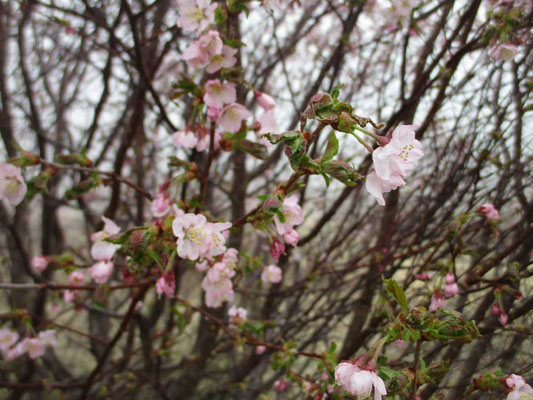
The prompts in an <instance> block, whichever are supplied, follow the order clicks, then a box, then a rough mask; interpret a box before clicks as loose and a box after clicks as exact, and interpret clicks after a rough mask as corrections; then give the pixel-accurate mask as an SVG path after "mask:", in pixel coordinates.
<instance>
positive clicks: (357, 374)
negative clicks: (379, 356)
mask: <svg viewBox="0 0 533 400" xmlns="http://www.w3.org/2000/svg"><path fill="white" fill-rule="evenodd" d="M335 380H336V382H337V383H338V384H339V385H340V386H342V388H343V389H344V390H346V391H347V392H348V393H350V394H352V395H354V396H358V398H359V397H360V398H364V399H367V398H369V397H370V396H371V395H372V391H374V399H375V400H381V399H382V396H383V395H386V394H387V390H386V388H385V383H384V382H383V379H381V378H380V376H379V375H378V374H377V373H376V371H375V370H373V369H361V368H359V366H358V365H356V364H355V363H351V362H341V363H340V364H339V365H337V367H336V368H335Z"/></svg>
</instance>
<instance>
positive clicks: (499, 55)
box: [490, 43, 518, 61]
mask: <svg viewBox="0 0 533 400" xmlns="http://www.w3.org/2000/svg"><path fill="white" fill-rule="evenodd" d="M517 51H518V48H517V47H516V46H515V45H514V44H512V43H500V44H498V45H496V46H495V47H494V48H493V49H492V51H491V52H490V57H491V58H492V59H493V60H496V61H511V60H513V59H514V57H515V55H516V52H517Z"/></svg>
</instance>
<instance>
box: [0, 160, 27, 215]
mask: <svg viewBox="0 0 533 400" xmlns="http://www.w3.org/2000/svg"><path fill="white" fill-rule="evenodd" d="M26 191H27V187H26V183H25V182H24V179H23V178H22V173H21V171H20V168H19V167H16V166H14V165H13V164H9V163H0V199H3V198H5V199H6V200H7V201H8V202H9V204H11V205H12V206H16V205H19V204H20V203H21V202H22V200H24V196H25V195H26Z"/></svg>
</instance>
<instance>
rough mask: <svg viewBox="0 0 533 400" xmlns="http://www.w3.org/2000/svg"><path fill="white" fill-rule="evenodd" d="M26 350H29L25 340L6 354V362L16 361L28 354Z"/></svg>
mask: <svg viewBox="0 0 533 400" xmlns="http://www.w3.org/2000/svg"><path fill="white" fill-rule="evenodd" d="M26 350H27V343H26V342H25V341H24V340H22V341H20V342H19V343H17V344H16V345H15V346H14V347H12V348H10V349H9V350H8V351H7V352H6V354H5V357H6V360H7V361H13V360H14V359H16V358H18V357H20V356H21V355H23V354H24V353H26Z"/></svg>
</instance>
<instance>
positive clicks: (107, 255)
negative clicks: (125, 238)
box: [89, 217, 120, 283]
mask: <svg viewBox="0 0 533 400" xmlns="http://www.w3.org/2000/svg"><path fill="white" fill-rule="evenodd" d="M102 220H103V221H104V229H102V230H101V231H99V232H95V233H93V234H92V235H91V240H92V241H93V245H92V246H91V256H92V257H93V258H94V259H95V260H96V261H98V262H97V263H96V264H94V265H93V266H92V267H91V268H90V269H89V275H90V276H91V278H93V279H94V281H95V282H96V283H105V282H107V280H108V279H109V277H110V276H111V273H112V272H113V263H112V262H111V259H112V258H113V256H114V255H115V252H116V251H117V250H118V249H119V248H120V246H119V245H118V244H113V243H110V242H107V241H105V239H107V238H108V237H110V236H112V235H116V234H117V233H119V232H120V227H119V226H118V225H117V224H115V223H114V222H113V221H112V220H110V219H109V218H106V217H102Z"/></svg>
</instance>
